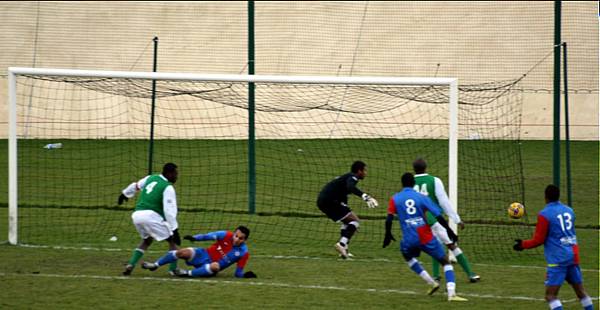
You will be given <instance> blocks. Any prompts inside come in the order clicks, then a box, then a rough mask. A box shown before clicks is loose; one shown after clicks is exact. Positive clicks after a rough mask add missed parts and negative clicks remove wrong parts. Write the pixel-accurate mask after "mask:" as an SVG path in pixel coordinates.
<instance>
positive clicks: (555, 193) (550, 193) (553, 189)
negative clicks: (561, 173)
mask: <svg viewBox="0 0 600 310" xmlns="http://www.w3.org/2000/svg"><path fill="white" fill-rule="evenodd" d="M544 195H546V199H547V200H548V202H554V201H558V198H560V189H559V188H558V186H556V185H553V184H550V185H548V186H546V190H545V191H544Z"/></svg>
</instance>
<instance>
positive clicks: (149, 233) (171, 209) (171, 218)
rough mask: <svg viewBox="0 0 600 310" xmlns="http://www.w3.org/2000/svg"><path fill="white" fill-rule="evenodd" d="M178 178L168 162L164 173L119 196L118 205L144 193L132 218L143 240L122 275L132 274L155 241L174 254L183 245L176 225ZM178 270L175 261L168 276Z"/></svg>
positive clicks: (145, 179)
mask: <svg viewBox="0 0 600 310" xmlns="http://www.w3.org/2000/svg"><path fill="white" fill-rule="evenodd" d="M177 175H178V171H177V165H175V164H173V163H167V164H165V165H164V166H163V171H162V173H161V174H153V175H149V176H146V177H144V178H143V179H141V180H139V181H138V182H134V183H131V184H129V186H127V187H126V188H125V189H124V190H123V191H122V193H121V195H120V196H119V199H118V201H117V203H118V204H119V205H120V204H122V203H123V202H125V201H127V200H128V199H129V198H132V197H133V196H135V194H136V192H137V191H141V194H140V196H139V198H138V200H137V203H136V205H135V210H134V212H133V214H132V215H131V219H132V220H133V224H134V225H135V229H136V230H137V231H138V232H139V233H140V236H141V237H142V242H141V243H140V244H139V245H138V247H137V248H136V249H135V250H134V251H133V254H132V256H131V258H130V259H129V262H128V263H127V265H126V266H125V270H124V271H123V275H125V276H128V275H130V274H131V271H133V268H134V267H135V265H136V264H137V262H138V261H139V260H140V258H142V256H143V255H144V252H145V251H146V249H148V247H149V246H150V244H152V240H156V241H162V240H167V242H168V243H169V250H171V251H174V250H177V245H181V238H180V237H179V231H178V226H179V225H178V224H177V199H176V197H175V188H174V187H173V183H175V182H176V181H177ZM176 268H177V262H174V263H173V264H171V265H170V266H169V273H171V274H173V273H174V270H175V269H176Z"/></svg>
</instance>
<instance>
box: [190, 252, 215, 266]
mask: <svg viewBox="0 0 600 310" xmlns="http://www.w3.org/2000/svg"><path fill="white" fill-rule="evenodd" d="M194 252H195V253H194V258H193V259H190V260H187V261H185V263H186V264H187V265H188V266H194V267H196V268H198V267H200V266H202V265H205V264H210V263H211V261H210V256H208V252H206V250H205V249H203V248H195V249H194Z"/></svg>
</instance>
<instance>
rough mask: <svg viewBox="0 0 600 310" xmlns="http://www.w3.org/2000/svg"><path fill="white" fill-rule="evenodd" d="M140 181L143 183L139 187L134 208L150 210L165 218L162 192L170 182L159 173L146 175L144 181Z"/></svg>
mask: <svg viewBox="0 0 600 310" xmlns="http://www.w3.org/2000/svg"><path fill="white" fill-rule="evenodd" d="M142 182H143V183H144V185H143V186H142V187H141V189H140V191H141V193H140V197H139V198H138V201H137V204H136V205H135V210H136V211H140V210H152V211H154V212H156V213H158V214H160V216H162V217H163V218H165V213H164V211H163V192H164V191H165V189H166V188H167V187H168V186H169V185H172V184H171V182H169V181H168V180H167V179H166V178H165V177H163V176H162V175H160V174H154V175H151V176H148V178H147V179H146V180H145V182H144V181H142Z"/></svg>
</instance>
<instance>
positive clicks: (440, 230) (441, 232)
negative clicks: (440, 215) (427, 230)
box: [431, 222, 454, 245]
mask: <svg viewBox="0 0 600 310" xmlns="http://www.w3.org/2000/svg"><path fill="white" fill-rule="evenodd" d="M431 232H433V235H434V236H435V237H436V238H437V239H438V240H439V241H440V242H441V243H442V244H444V245H447V244H452V243H454V242H452V240H450V237H448V232H447V231H446V228H444V226H442V224H440V223H438V222H435V224H433V226H431Z"/></svg>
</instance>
